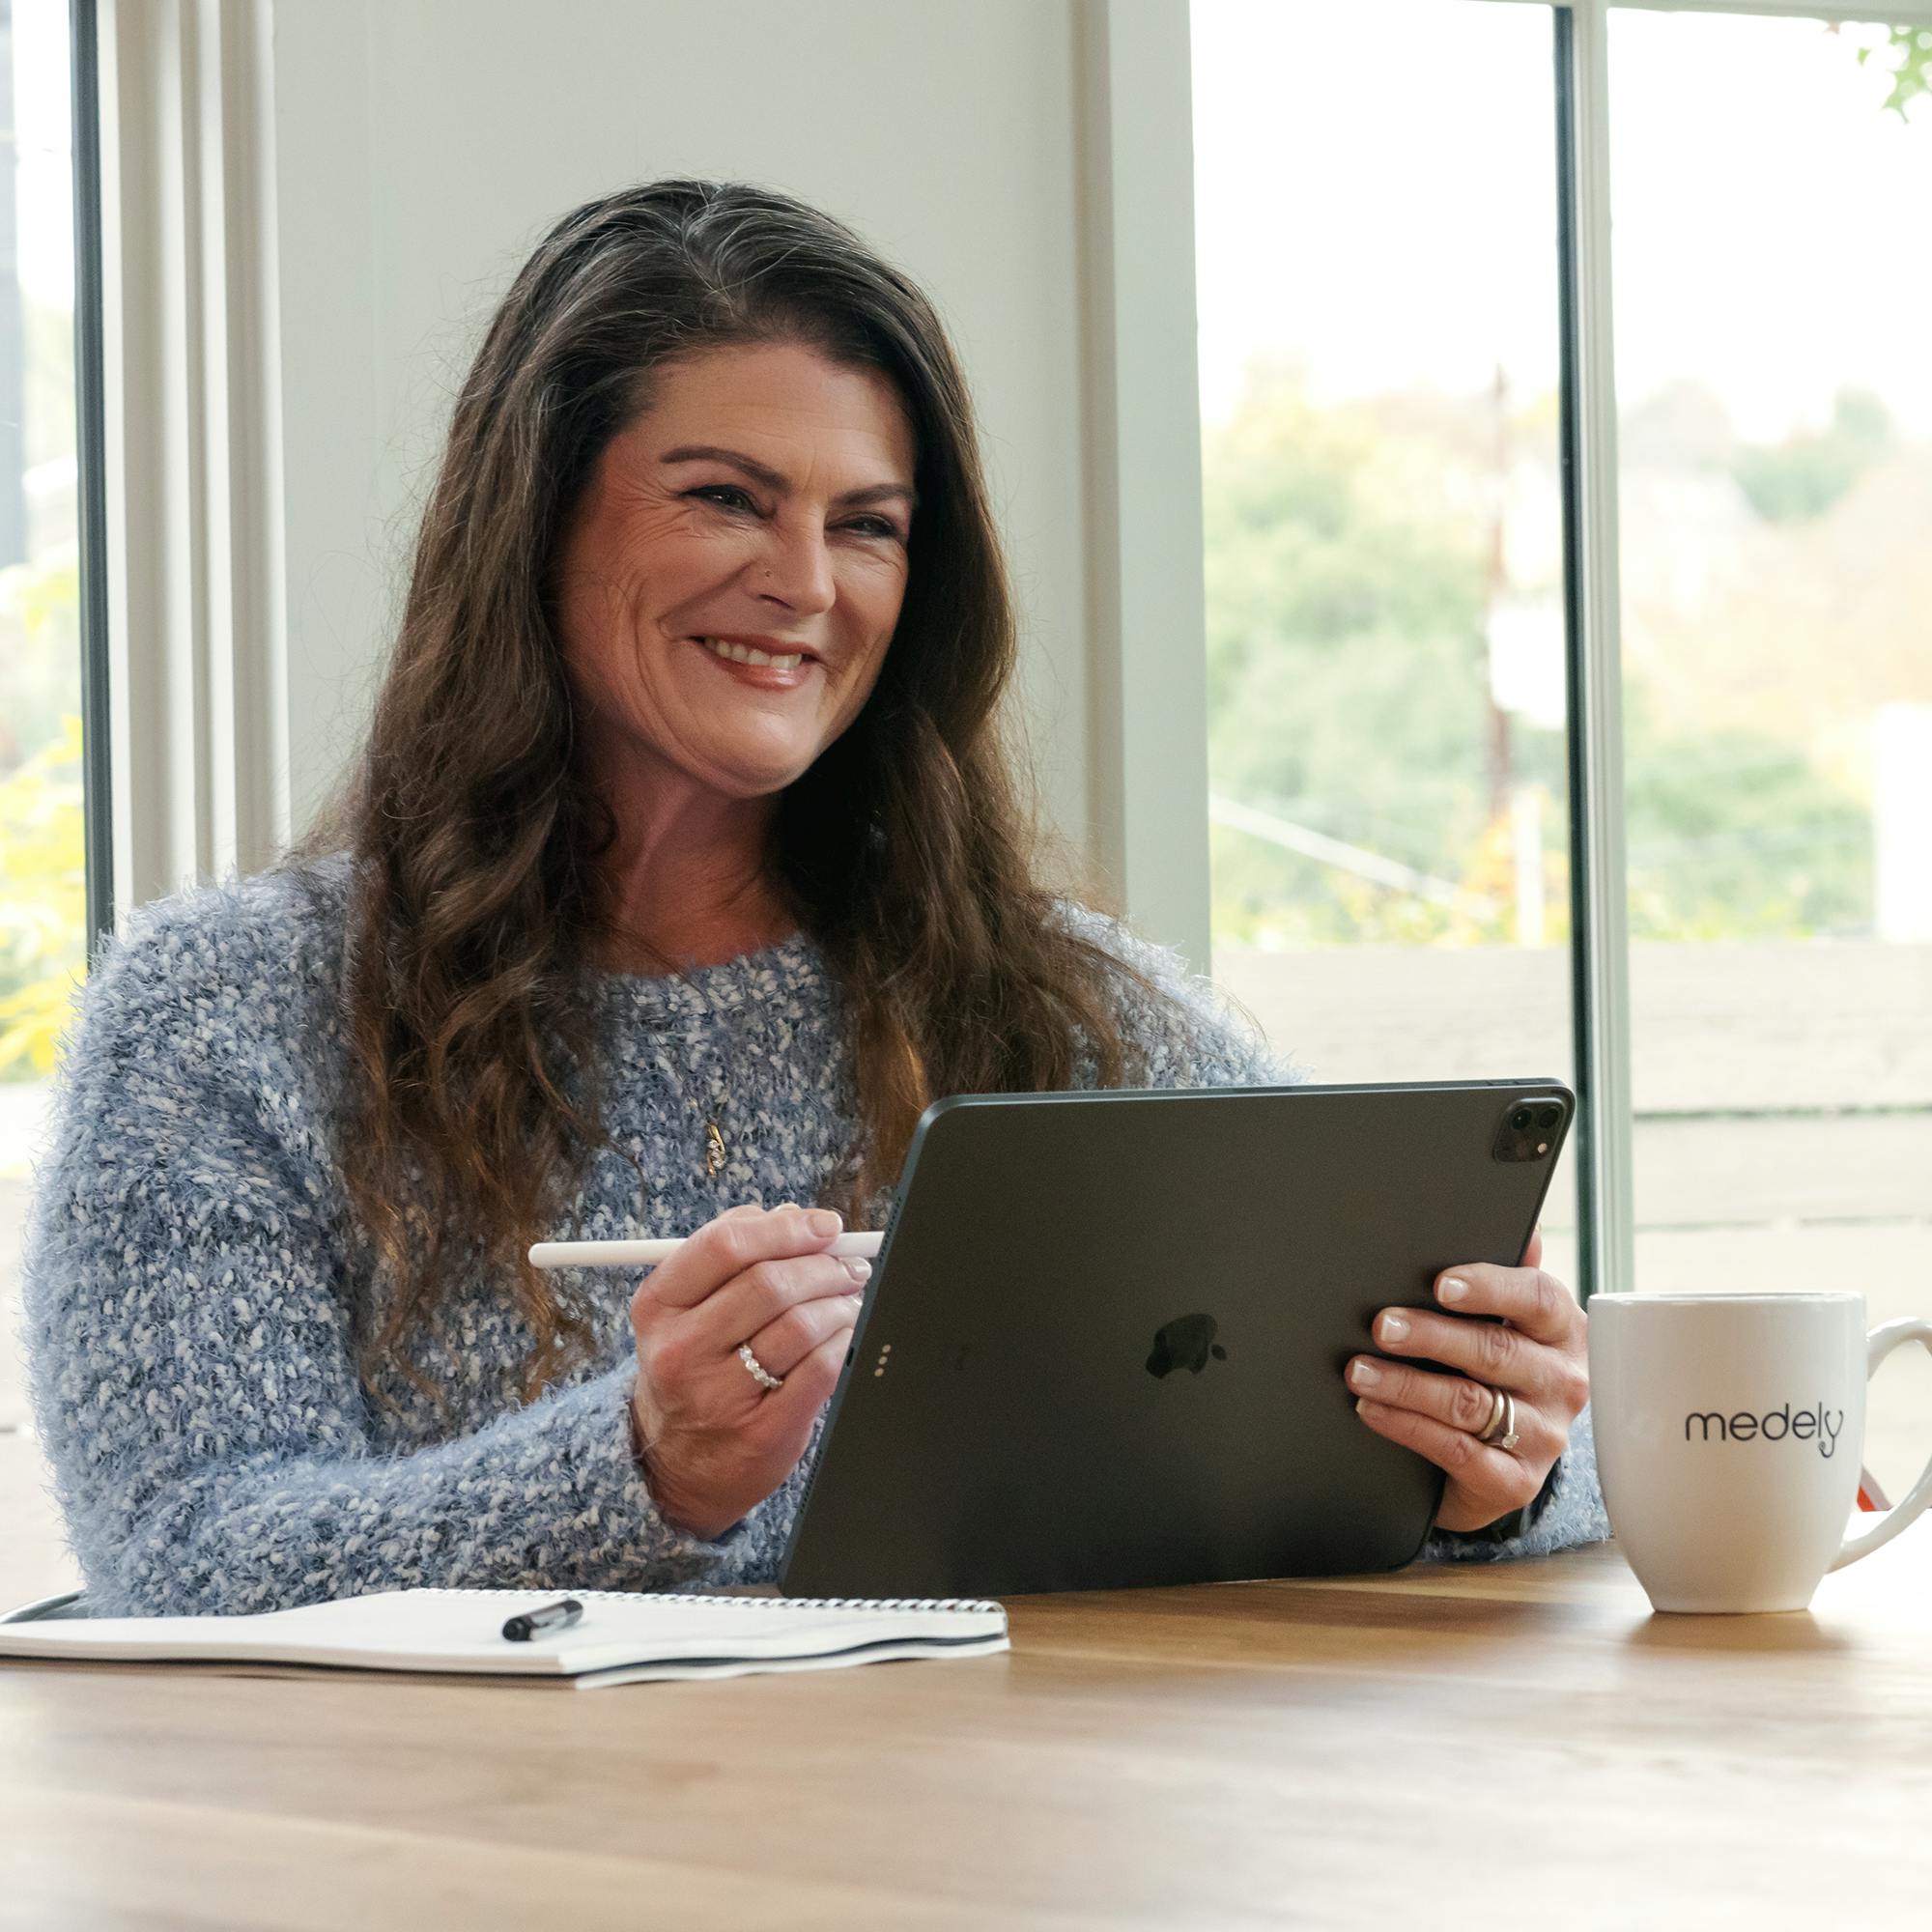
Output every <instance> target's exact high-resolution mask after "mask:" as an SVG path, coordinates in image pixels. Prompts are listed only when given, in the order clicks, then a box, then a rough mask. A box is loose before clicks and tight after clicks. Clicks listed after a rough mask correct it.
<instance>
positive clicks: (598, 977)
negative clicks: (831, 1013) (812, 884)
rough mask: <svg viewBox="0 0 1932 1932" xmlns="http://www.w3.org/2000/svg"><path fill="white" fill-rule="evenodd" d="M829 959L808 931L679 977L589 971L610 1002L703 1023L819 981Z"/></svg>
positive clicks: (592, 981) (694, 968)
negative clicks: (698, 1020) (710, 1018)
mask: <svg viewBox="0 0 1932 1932" xmlns="http://www.w3.org/2000/svg"><path fill="white" fill-rule="evenodd" d="M824 975H825V955H824V953H823V952H821V951H820V950H819V947H818V943H817V941H816V940H814V939H813V938H812V937H811V936H810V933H808V932H806V931H805V930H804V928H803V927H801V928H800V929H799V930H798V931H796V932H794V933H792V934H791V935H790V937H789V938H786V939H781V940H777V941H775V942H774V943H773V944H772V945H770V946H761V947H758V948H757V949H756V950H755V951H753V952H741V953H739V954H738V956H737V957H736V958H734V959H724V960H720V961H718V962H717V963H716V964H714V965H710V966H688V967H686V968H685V969H684V970H683V971H682V972H679V973H624V972H617V971H612V970H611V969H608V968H604V967H592V968H590V969H588V973H587V977H588V980H589V983H590V984H591V985H592V986H594V987H595V988H596V989H597V991H598V992H599V993H600V994H601V995H602V996H603V997H604V998H605V999H607V1000H610V1001H614V1002H615V1003H617V1004H618V1005H620V1006H625V1007H629V1008H633V1009H643V1010H649V1011H652V1012H655V1013H658V1014H660V1015H662V1016H664V1017H667V1018H670V1017H683V1018H691V1019H704V1018H707V1017H710V1016H713V1015H716V1014H721V1013H733V1012H739V1011H742V1010H744V1009H747V1008H749V1007H755V1006H762V1005H764V1004H765V1003H766V1002H767V1001H769V1000H771V999H773V998H774V997H777V996H781V995H783V994H786V993H796V992H803V991H805V990H807V989H808V988H810V987H814V986H816V985H818V984H819V983H820V981H821V980H823V978H824Z"/></svg>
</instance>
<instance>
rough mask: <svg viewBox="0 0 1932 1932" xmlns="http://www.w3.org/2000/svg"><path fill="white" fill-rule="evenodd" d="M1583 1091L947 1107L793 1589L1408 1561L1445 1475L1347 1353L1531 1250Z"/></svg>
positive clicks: (910, 1174)
mask: <svg viewBox="0 0 1932 1932" xmlns="http://www.w3.org/2000/svg"><path fill="white" fill-rule="evenodd" d="M1575 1105H1576V1103H1575V1098H1574V1096H1573V1095H1572V1094H1571V1093H1570V1091H1569V1090H1568V1089H1567V1088H1566V1087H1565V1086H1563V1085H1562V1083H1561V1082H1559V1081H1554V1080H1509V1081H1489V1082H1471V1083H1453V1082H1452V1083H1441V1084H1431V1085H1423V1086H1368V1087H1236V1088H1204V1089H1190V1090H1185V1091H1180V1092H1174V1091H1169V1090H1161V1091H1151V1092H1143V1091H1120V1090H1115V1091H1110V1092H1101V1093H1080V1094H962V1095H958V1096H955V1097H952V1098H950V1099H945V1100H940V1101H937V1102H935V1103H934V1104H933V1105H932V1106H930V1107H928V1108H927V1109H926V1111H925V1113H924V1115H923V1118H922V1119H921V1121H920V1122H919V1125H918V1127H917V1129H916V1130H915V1132H914V1134H913V1138H912V1144H911V1146H910V1148H909V1149H908V1151H907V1154H906V1161H905V1167H904V1171H903V1173H902V1175H901V1178H900V1181H899V1186H898V1190H897V1194H896V1196H895V1206H894V1208H893V1213H892V1218H891V1220H890V1221H889V1222H888V1223H887V1227H886V1232H885V1239H884V1242H883V1245H882V1247H881V1249H880V1254H879V1260H878V1263H877V1264H876V1266H875V1268H874V1271H873V1274H872V1279H871V1281H870V1283H869V1285H868V1289H867V1297H866V1303H865V1307H864V1311H863V1313H862V1315H861V1317H860V1321H859V1325H858V1328H857V1330H856V1331H855V1334H854V1339H853V1345H852V1350H851V1352H850V1354H849V1355H848V1356H847V1358H846V1364H845V1370H844V1374H843V1375H842V1376H841V1378H840V1379H839V1383H838V1389H837V1390H836V1391H835V1393H834V1395H833V1399H832V1406H831V1413H830V1416H829V1417H828V1420H827V1427H826V1430H825V1433H824V1435H823V1437H822V1439H821V1443H820V1449H819V1454H818V1460H817V1463H816V1467H815V1469H814V1471H813V1473H812V1477H811V1481H810V1488H809V1490H808V1492H807V1494H806V1499H805V1502H804V1505H803V1507H802V1508H801V1509H800V1512H799V1515H798V1518H797V1520H796V1521H795V1522H794V1524H793V1527H792V1534H791V1539H790V1542H789V1544H788V1546H787V1548H786V1552H785V1562H784V1570H783V1587H784V1589H785V1590H786V1592H787V1593H789V1594H791V1595H794V1596H919V1597H950V1596H958V1597H986V1596H1010V1595H1014V1594H1018V1593H1021V1592H1026V1591H1033V1590H1091V1589H1109V1588H1118V1587H1123V1586H1146V1585H1152V1584H1170V1583H1202V1582H1214V1581H1222V1580H1227V1579H1230V1578H1235V1577H1292V1576H1327V1575H1337V1574H1345V1573H1350V1572H1360V1571H1375V1570H1389V1569H1394V1568H1396V1567H1398V1566H1400V1565H1402V1564H1404V1563H1407V1562H1409V1561H1410V1560H1411V1559H1412V1558H1413V1557H1414V1556H1415V1555H1416V1554H1417V1552H1418V1551H1419V1550H1420V1548H1421V1547H1422V1543H1423V1539H1424V1538H1425V1537H1426V1536H1427V1534H1428V1532H1429V1527H1430V1523H1431V1521H1432V1520H1433V1519H1434V1517H1435V1511H1436V1508H1437V1506H1438V1504H1439V1501H1440V1497H1441V1489H1442V1482H1443V1477H1442V1473H1441V1471H1440V1470H1438V1469H1437V1468H1435V1466H1434V1464H1432V1463H1427V1462H1425V1461H1424V1460H1423V1459H1422V1458H1421V1457H1420V1456H1417V1455H1415V1454H1414V1453H1413V1452H1412V1451H1410V1450H1407V1449H1405V1448H1402V1447H1400V1446H1399V1445H1398V1444H1396V1443H1393V1442H1390V1441H1388V1440H1386V1439H1385V1438H1384V1437H1382V1436H1379V1435H1376V1434H1375V1433H1374V1432H1373V1431H1372V1430H1370V1429H1368V1428H1367V1427H1366V1426H1365V1425H1364V1424H1363V1423H1362V1421H1361V1419H1360V1417H1358V1416H1357V1415H1356V1414H1355V1412H1354V1405H1353V1400H1352V1398H1351V1397H1350V1394H1349V1393H1348V1390H1347V1389H1346V1387H1345V1386H1344V1384H1343V1380H1342V1367H1343V1364H1344V1363H1345V1362H1346V1361H1347V1360H1348V1358H1349V1357H1350V1355H1351V1354H1354V1353H1356V1352H1358V1351H1360V1350H1365V1349H1373V1347H1374V1344H1373V1343H1372V1342H1371V1340H1370V1335H1369V1323H1370V1321H1372V1320H1373V1319H1374V1317H1375V1315H1376V1314H1377V1312H1378V1310H1380V1309H1382V1308H1385V1307H1389V1306H1391V1305H1395V1304H1401V1303H1408V1304H1412V1305H1415V1306H1425V1305H1427V1306H1434V1305H1435V1303H1434V1296H1433V1293H1432V1284H1433V1283H1434V1281H1435V1276H1436V1275H1437V1274H1438V1273H1439V1272H1440V1271H1441V1270H1442V1269H1443V1268H1445V1267H1449V1266H1452V1265H1454V1264H1457V1263H1459V1262H1495V1263H1501V1264H1507V1265H1514V1264H1517V1263H1518V1262H1520V1259H1521V1257H1522V1252H1523V1249H1524V1247H1525V1246H1526V1244H1527V1242H1528V1239H1529V1236H1530V1234H1531V1231H1532V1230H1533V1229H1534V1227H1535V1225H1536V1221H1537V1216H1538V1214H1539V1212H1540V1211H1541V1209H1542V1206H1543V1200H1544V1196H1545V1194H1546V1193H1547V1192H1548V1187H1549V1180H1550V1176H1551V1174H1552V1172H1553V1171H1554V1168H1555V1165H1556V1159H1557V1155H1558V1153H1559V1151H1560V1150H1561V1148H1562V1145H1563V1139H1564V1135H1565V1132H1566V1131H1567V1129H1568V1127H1569V1124H1570V1121H1571V1117H1572V1115H1573V1113H1574V1111H1575Z"/></svg>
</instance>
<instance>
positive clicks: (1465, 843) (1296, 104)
mask: <svg viewBox="0 0 1932 1932" xmlns="http://www.w3.org/2000/svg"><path fill="white" fill-rule="evenodd" d="M1553 76H1554V63H1553V58H1552V47H1551V20H1550V14H1549V13H1548V10H1546V9H1541V8H1534V7H1497V6H1491V5H1486V4H1484V3H1483V0H1468V4H1462V5H1452V6H1445V5H1443V4H1442V0H1397V4H1392V5H1386V6H1382V7H1378V8H1376V9H1374V10H1373V12H1372V13H1365V12H1363V11H1362V10H1359V9H1355V8H1347V7H1336V6H1333V5H1329V4H1324V3H1323V0H1308V3H1307V4H1288V5H1284V4H1281V0H1265V3H1264V4H1251V0H1197V4H1196V6H1195V8H1194V88H1195V116H1194V126H1195V200H1196V218H1195V234H1196V255H1197V276H1198V291H1199V293H1198V302H1199V308H1200V314H1201V391H1202V395H1201V401H1202V423H1203V451H1202V456H1203V466H1202V468H1203V498H1204V504H1203V524H1204V539H1205V545H1206V566H1207V568H1206V582H1207V596H1208V613H1207V616H1208V623H1207V629H1208V772H1209V786H1210V793H1211V797H1210V801H1209V822H1210V848H1209V849H1210V853H1211V861H1212V868H1213V869H1212V882H1213V895H1212V917H1213V941H1214V970H1215V974H1216V977H1217V978H1218V979H1219V980H1221V982H1222V983H1223V984H1224V985H1226V986H1227V987H1228V988H1229V989H1230V990H1231V991H1233V992H1235V993H1236V995H1237V996H1238V997H1239V998H1240V999H1241V1000H1242V1001H1243V1002H1244V1003H1245V1004H1246V1005H1247V1006H1248V1007H1249V1008H1250V1009H1252V1010H1253V1011H1254V1013H1255V1014H1256V1016H1257V1017H1258V1018H1259V1019H1261V1020H1262V1022H1263V1024H1264V1026H1266V1027H1267V1028H1268V1031H1269V1033H1270V1035H1271V1037H1274V1038H1275V1039H1276V1041H1277V1043H1278V1044H1279V1045H1281V1046H1282V1047H1284V1048H1286V1049H1288V1050H1289V1051H1291V1052H1293V1054H1294V1055H1295V1056H1296V1058H1297V1059H1298V1060H1299V1061H1300V1062H1301V1063H1302V1064H1303V1065H1306V1066H1307V1067H1308V1068H1309V1069H1310V1071H1311V1072H1312V1074H1313V1076H1314V1077H1315V1078H1316V1079H1319V1080H1336V1081H1340V1080H1413V1079H1452V1078H1457V1077H1462V1076H1470V1077H1478V1078H1480V1077H1491V1076H1497V1075H1502V1074H1510V1073H1523V1074H1529V1075H1537V1074H1549V1075H1555V1076H1558V1077H1562V1078H1566V1079H1567V1078H1570V1077H1571V1069H1572V1064H1573V1056H1572V1025H1571V1000H1570V966H1569V953H1568V940H1569V934H1570V909H1569V895H1568V889H1567V880H1568V869H1569V858H1568V852H1569V787H1568V752H1567V740H1566V731H1565V725H1566V697H1565V690H1564V664H1565V653H1564V594H1563V593H1564V547H1563V495H1562V476H1561V467H1560V456H1559V444H1558V383H1559V376H1560V369H1561V361H1562V357H1561V339H1560V334H1559V317H1558V300H1557V298H1558V272H1557V268H1558V265H1557V243H1556V225H1557V203H1556V194H1557V183H1556V156H1555V145H1554V141H1553V138H1552V137H1553V130H1554V128H1555V103H1554V85H1555V83H1554V77H1553ZM1398 130H1399V131H1398ZM1424 157H1427V160H1428V165H1427V166H1426V167H1425V166H1422V165H1420V163H1421V161H1422V160H1423V158H1424ZM1565 1168H1566V1171H1565V1173H1564V1174H1562V1175H1560V1176H1559V1180H1558V1184H1557V1186H1556V1187H1555V1188H1554V1189H1553V1190H1552V1195H1551V1199H1550V1202H1549V1205H1548V1210H1547V1213H1546V1218H1545V1236H1546V1253H1547V1255H1548V1261H1549V1265H1550V1266H1552V1267H1553V1268H1555V1269H1557V1270H1558V1271H1559V1272H1560V1273H1562V1274H1563V1275H1564V1277H1565V1279H1567V1280H1571V1281H1575V1280H1576V1279H1577V1265H1576V1264H1577V1255H1576V1242H1575V1230H1576V1225H1577V1218H1576V1197H1575V1188H1574V1185H1573V1184H1572V1183H1571V1181H1570V1179H1569V1178H1568V1168H1569V1163H1566V1164H1565Z"/></svg>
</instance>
